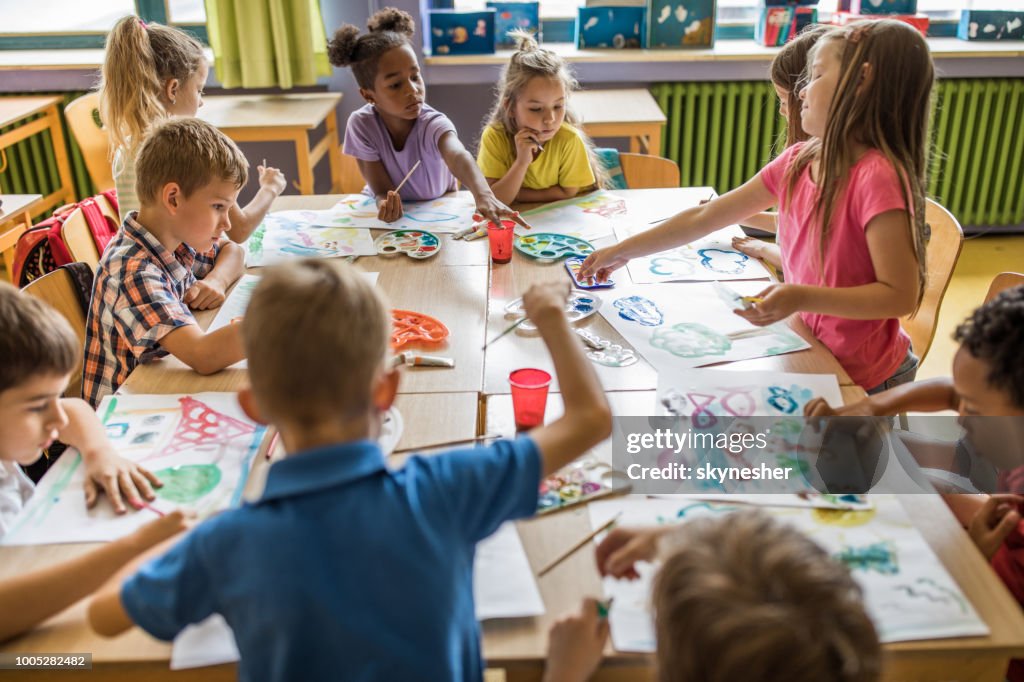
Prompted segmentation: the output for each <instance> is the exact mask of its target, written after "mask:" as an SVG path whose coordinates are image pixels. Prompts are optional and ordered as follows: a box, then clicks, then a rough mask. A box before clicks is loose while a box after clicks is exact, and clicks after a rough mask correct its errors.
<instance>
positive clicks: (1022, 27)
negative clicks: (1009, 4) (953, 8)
mask: <svg viewBox="0 0 1024 682" xmlns="http://www.w3.org/2000/svg"><path fill="white" fill-rule="evenodd" d="M956 37H957V38H959V39H960V40H1024V12H1021V11H1010V10H995V9H992V10H985V9H965V10H963V11H961V12H960V26H959V27H958V28H957V32H956Z"/></svg>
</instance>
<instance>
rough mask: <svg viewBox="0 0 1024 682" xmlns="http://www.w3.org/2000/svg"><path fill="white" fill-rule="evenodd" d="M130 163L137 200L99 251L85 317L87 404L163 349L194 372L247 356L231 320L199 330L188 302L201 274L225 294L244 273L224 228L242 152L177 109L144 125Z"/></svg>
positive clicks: (238, 182)
mask: <svg viewBox="0 0 1024 682" xmlns="http://www.w3.org/2000/svg"><path fill="white" fill-rule="evenodd" d="M136 169H137V172H138V179H137V182H136V188H137V189H138V193H139V200H140V201H141V202H142V208H141V209H140V210H138V211H132V212H131V213H129V214H128V217H127V218H125V220H124V225H123V226H122V227H121V230H120V231H119V232H118V234H117V237H115V238H114V240H113V241H111V242H110V244H108V245H107V249H106V251H104V253H103V257H102V258H101V259H100V264H99V268H98V269H97V271H96V281H95V283H94V284H93V290H92V302H91V303H90V305H89V315H88V318H87V320H86V337H85V366H84V370H83V379H82V393H83V395H84V397H85V399H86V400H87V401H89V402H90V403H91V404H92V405H93V407H95V406H96V405H98V404H99V402H100V400H102V399H103V397H104V396H106V395H107V394H109V393H112V392H114V391H116V390H117V388H118V387H119V386H120V385H121V384H122V383H123V382H124V380H125V379H126V378H127V377H128V375H129V374H130V373H131V371H132V370H133V369H135V367H136V366H137V365H139V364H145V363H148V362H152V361H154V360H156V359H158V358H161V357H164V356H166V355H168V354H171V355H173V356H174V357H176V358H178V359H179V360H181V361H182V362H184V363H185V364H186V365H188V366H189V367H191V368H192V369H194V370H195V371H197V372H199V373H200V374H212V373H213V372H216V371H219V370H222V369H224V368H225V367H227V366H228V365H231V364H233V363H235V362H238V361H239V360H241V359H242V358H243V357H245V355H244V351H243V349H242V336H241V334H240V333H239V331H238V327H237V325H228V326H227V327H224V328H221V329H218V330H216V331H213V332H210V333H204V332H203V331H201V330H200V329H199V326H198V325H197V324H196V320H195V318H194V317H193V316H192V311H191V310H189V305H188V303H187V302H186V301H187V299H188V295H189V293H190V292H192V291H195V290H196V289H197V288H201V287H202V286H203V285H204V284H206V283H208V284H209V286H210V287H211V290H215V291H217V292H221V293H220V298H221V300H223V292H224V291H226V290H227V289H228V288H229V287H230V286H231V285H232V284H234V282H235V281H236V280H237V279H238V278H239V276H240V275H241V274H242V269H243V267H244V265H243V253H242V249H241V247H240V246H238V245H237V244H235V243H234V242H231V241H229V240H227V239H225V238H224V234H225V233H227V232H228V231H229V230H230V229H231V223H230V222H229V219H228V214H229V212H230V208H231V207H232V206H233V205H234V204H235V200H236V199H237V197H238V191H239V190H240V189H241V188H242V185H244V184H245V179H246V173H247V170H246V169H247V164H246V162H245V157H244V156H242V152H240V151H239V150H238V147H236V146H235V143H234V142H232V141H231V140H229V139H228V138H227V137H225V136H224V134H223V133H221V132H220V131H219V130H217V129H216V128H214V127H213V126H212V125H210V124H209V123H204V122H203V121H200V120H199V119H197V118H178V119H171V120H170V121H167V122H165V123H163V124H161V125H159V126H157V127H156V128H155V129H154V130H153V131H152V132H151V133H150V135H149V137H147V138H146V141H145V142H143V144H142V147H141V148H140V149H139V154H138V157H137V159H136ZM204 291H205V290H204ZM206 295H207V294H205V293H204V294H203V296H206ZM211 295H212V294H211ZM218 304H219V303H218Z"/></svg>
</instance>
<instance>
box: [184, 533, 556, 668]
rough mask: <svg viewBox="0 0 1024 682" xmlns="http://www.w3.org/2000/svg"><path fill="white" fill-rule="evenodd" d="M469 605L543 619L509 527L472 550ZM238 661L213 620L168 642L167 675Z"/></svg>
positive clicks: (497, 614) (227, 634) (488, 614)
mask: <svg viewBox="0 0 1024 682" xmlns="http://www.w3.org/2000/svg"><path fill="white" fill-rule="evenodd" d="M473 599H474V602H475V603H476V619H477V620H478V621H484V620H490V619H492V618H522V617H529V616H539V615H541V614H543V613H544V602H543V600H541V597H540V591H539V590H538V589H537V582H536V580H534V577H533V571H532V570H531V569H530V562H529V561H528V560H527V558H526V551H525V550H524V549H523V543H522V542H521V541H520V540H519V532H518V531H517V530H516V526H515V524H514V523H512V522H511V521H508V522H506V523H504V524H502V525H501V527H499V528H498V530H497V531H495V533H494V534H493V535H491V536H490V537H489V538H487V539H485V540H484V541H483V542H481V543H480V544H478V545H477V546H476V559H475V561H474V564H473ZM237 660H239V654H238V647H237V646H236V645H235V637H234V634H233V633H232V632H231V628H230V627H228V624H227V623H226V622H225V621H224V619H223V618H222V617H221V616H219V615H214V616H211V617H209V618H207V619H206V620H205V621H203V622H202V623H199V624H197V625H192V626H189V627H188V628H186V629H185V630H184V631H182V633H181V634H180V635H178V636H177V637H176V638H175V640H174V648H173V650H172V653H171V670H181V669H184V668H198V667H201V666H206V665H219V664H221V663H233V662H235V661H237Z"/></svg>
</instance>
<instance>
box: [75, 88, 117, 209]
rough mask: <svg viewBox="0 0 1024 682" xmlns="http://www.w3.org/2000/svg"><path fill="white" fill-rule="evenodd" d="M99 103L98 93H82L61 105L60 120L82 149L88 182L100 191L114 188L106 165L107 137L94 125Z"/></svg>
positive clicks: (104, 132)
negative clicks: (64, 122) (62, 119)
mask: <svg viewBox="0 0 1024 682" xmlns="http://www.w3.org/2000/svg"><path fill="white" fill-rule="evenodd" d="M99 105H100V95H99V93H97V92H90V93H86V94H84V95H82V96H81V97H79V98H78V99H76V100H74V101H73V102H70V103H69V104H68V105H67V106H66V107H64V120H66V121H67V122H68V128H70V129H71V134H72V135H74V137H75V142H77V143H78V147H79V149H81V150H82V158H83V159H84V160H85V167H86V169H87V170H88V171H89V177H90V178H92V184H93V185H95V186H96V190H97V191H98V192H102V191H104V190H108V189H113V188H114V175H113V171H112V170H111V168H110V155H109V152H110V138H108V137H107V131H105V130H103V129H102V128H100V127H99V125H97V120H98V115H97V112H98V111H99Z"/></svg>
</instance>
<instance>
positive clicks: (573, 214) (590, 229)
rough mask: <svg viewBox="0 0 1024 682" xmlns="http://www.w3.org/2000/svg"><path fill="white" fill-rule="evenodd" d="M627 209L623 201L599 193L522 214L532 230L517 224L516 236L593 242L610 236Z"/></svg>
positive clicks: (616, 196) (613, 196)
mask: <svg viewBox="0 0 1024 682" xmlns="http://www.w3.org/2000/svg"><path fill="white" fill-rule="evenodd" d="M627 210H628V209H627V205H626V199H625V198H623V197H621V196H618V195H617V194H612V193H611V192H606V191H604V190H598V191H596V192H591V193H590V194H584V195H581V196H578V197H573V198H572V199H566V200H565V201H556V202H554V203H552V204H547V205H546V206H541V207H540V208H535V209H533V210H531V211H525V212H523V218H524V219H525V220H526V222H528V223H529V224H530V226H531V227H533V230H532V232H531V231H530V230H527V229H526V228H524V227H522V226H521V225H517V226H516V234H517V235H529V234H533V233H538V232H556V233H558V234H567V235H570V236H573V237H579V238H580V239H584V240H586V241H593V240H595V239H600V238H602V237H608V236H611V235H612V234H613V232H614V226H615V223H616V222H617V221H618V220H619V219H621V218H622V217H623V216H625V215H626V213H627Z"/></svg>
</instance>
